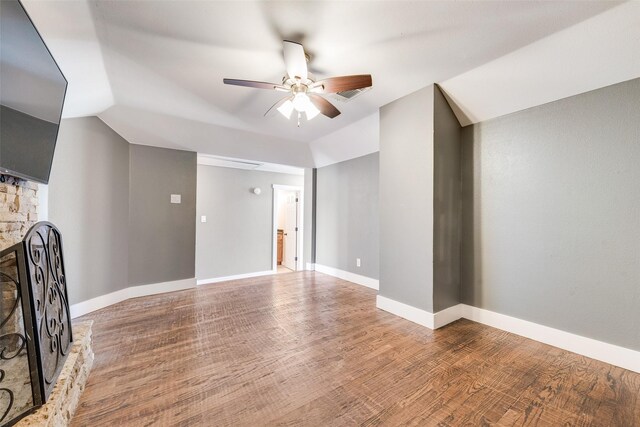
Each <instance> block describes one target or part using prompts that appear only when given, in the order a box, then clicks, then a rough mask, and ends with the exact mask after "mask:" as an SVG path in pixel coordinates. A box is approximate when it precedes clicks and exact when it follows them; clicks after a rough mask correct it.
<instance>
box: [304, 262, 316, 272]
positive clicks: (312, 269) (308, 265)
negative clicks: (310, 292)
mask: <svg viewBox="0 0 640 427" xmlns="http://www.w3.org/2000/svg"><path fill="white" fill-rule="evenodd" d="M315 269H316V265H315V264H314V263H312V262H308V263H307V267H306V270H308V271H315Z"/></svg>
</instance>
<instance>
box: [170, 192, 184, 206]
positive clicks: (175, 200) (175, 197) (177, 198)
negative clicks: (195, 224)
mask: <svg viewBox="0 0 640 427" xmlns="http://www.w3.org/2000/svg"><path fill="white" fill-rule="evenodd" d="M171 203H176V204H180V203H182V197H181V195H180V194H172V195H171Z"/></svg>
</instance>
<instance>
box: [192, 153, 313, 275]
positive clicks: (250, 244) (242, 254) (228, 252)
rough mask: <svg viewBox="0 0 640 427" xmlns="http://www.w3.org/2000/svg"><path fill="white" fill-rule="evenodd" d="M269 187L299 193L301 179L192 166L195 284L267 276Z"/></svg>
mask: <svg viewBox="0 0 640 427" xmlns="http://www.w3.org/2000/svg"><path fill="white" fill-rule="evenodd" d="M273 184H281V185H296V186H301V187H302V186H303V185H304V176H299V175H288V174H282V173H272V172H258V171H248V170H242V169H231V168H222V167H216V166H203V165H198V203H197V218H198V222H197V226H196V232H197V251H196V253H197V260H196V277H197V279H198V280H204V279H211V278H216V277H225V276H232V275H237V274H245V273H253V272H258V271H266V270H271V267H272V265H271V262H272V258H271V254H272V251H273V240H272V235H273V222H272V218H273V188H272V185H273ZM255 187H260V189H261V190H262V194H260V195H259V196H256V195H255V194H253V193H252V189H253V188H255ZM305 197H306V194H305ZM202 215H206V216H207V222H206V223H201V222H200V220H199V219H200V216H202Z"/></svg>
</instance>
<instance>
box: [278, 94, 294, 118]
mask: <svg viewBox="0 0 640 427" xmlns="http://www.w3.org/2000/svg"><path fill="white" fill-rule="evenodd" d="M278 111H279V112H280V114H282V115H283V116H285V117H286V118H287V120H288V119H289V118H291V113H292V112H293V102H291V100H290V99H289V100H287V102H285V103H284V104H282V105H281V106H279V107H278Z"/></svg>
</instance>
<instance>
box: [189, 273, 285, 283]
mask: <svg viewBox="0 0 640 427" xmlns="http://www.w3.org/2000/svg"><path fill="white" fill-rule="evenodd" d="M276 273H277V270H265V271H254V272H253V273H244V274H236V275H233V276H224V277H212V278H211V279H201V280H198V281H197V284H198V285H208V284H210V283H220V282H228V281H229V280H239V279H249V278H251V277H258V276H268V275H270V274H276Z"/></svg>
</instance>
